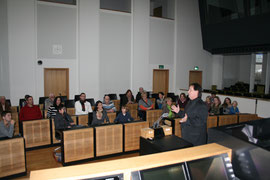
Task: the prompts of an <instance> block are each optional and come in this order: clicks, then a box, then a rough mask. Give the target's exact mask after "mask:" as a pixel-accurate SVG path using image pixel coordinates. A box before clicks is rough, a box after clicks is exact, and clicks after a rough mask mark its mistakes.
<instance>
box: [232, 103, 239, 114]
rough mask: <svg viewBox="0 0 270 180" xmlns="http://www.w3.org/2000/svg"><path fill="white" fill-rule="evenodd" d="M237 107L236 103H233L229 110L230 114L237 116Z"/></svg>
mask: <svg viewBox="0 0 270 180" xmlns="http://www.w3.org/2000/svg"><path fill="white" fill-rule="evenodd" d="M237 106H238V103H237V101H233V102H232V106H231V108H230V114H239V113H240V112H239V109H238V107H237Z"/></svg>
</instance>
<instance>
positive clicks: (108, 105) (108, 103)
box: [102, 95, 116, 113]
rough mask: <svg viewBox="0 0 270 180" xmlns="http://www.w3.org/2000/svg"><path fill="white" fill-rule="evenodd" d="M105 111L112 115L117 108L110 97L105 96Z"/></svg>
mask: <svg viewBox="0 0 270 180" xmlns="http://www.w3.org/2000/svg"><path fill="white" fill-rule="evenodd" d="M102 106H103V109H104V110H105V111H106V112H107V113H112V112H115V111H116V108H115V106H114V103H113V102H112V101H111V99H110V96H108V95H105V96H104V101H103V104H102Z"/></svg>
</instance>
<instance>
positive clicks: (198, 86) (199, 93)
mask: <svg viewBox="0 0 270 180" xmlns="http://www.w3.org/2000/svg"><path fill="white" fill-rule="evenodd" d="M190 86H193V89H194V90H195V91H198V97H199V98H201V97H202V87H201V85H200V84H198V83H192V84H190Z"/></svg>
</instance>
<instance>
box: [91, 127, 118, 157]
mask: <svg viewBox="0 0 270 180" xmlns="http://www.w3.org/2000/svg"><path fill="white" fill-rule="evenodd" d="M95 131H96V134H95V137H96V147H95V148H96V156H97V157H98V156H105V155H109V154H116V153H120V152H123V125H122V124H112V125H104V126H98V127H95Z"/></svg>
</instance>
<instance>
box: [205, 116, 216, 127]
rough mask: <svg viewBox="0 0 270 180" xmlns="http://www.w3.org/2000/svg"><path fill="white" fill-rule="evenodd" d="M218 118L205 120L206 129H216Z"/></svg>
mask: <svg viewBox="0 0 270 180" xmlns="http://www.w3.org/2000/svg"><path fill="white" fill-rule="evenodd" d="M217 122H218V117H217V116H208V118H207V129H208V128H212V127H217Z"/></svg>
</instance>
